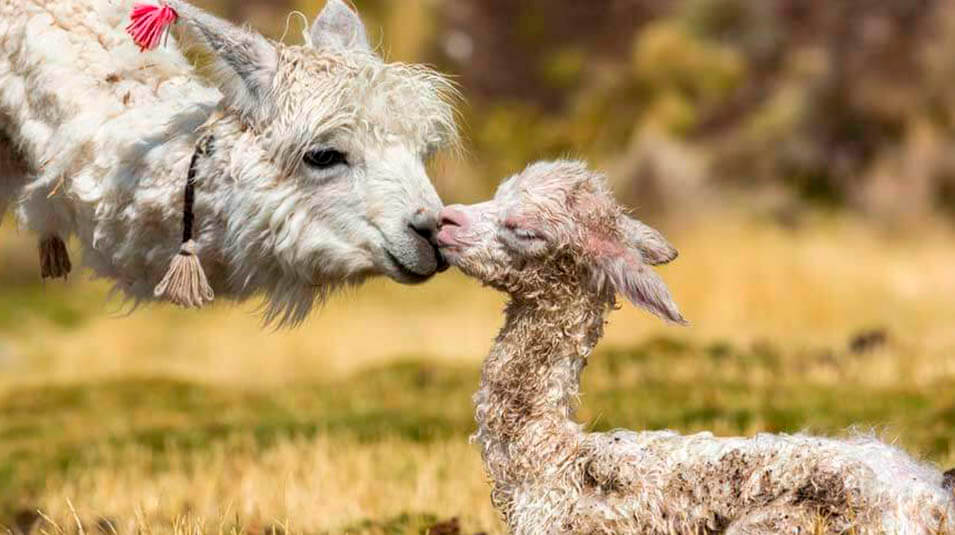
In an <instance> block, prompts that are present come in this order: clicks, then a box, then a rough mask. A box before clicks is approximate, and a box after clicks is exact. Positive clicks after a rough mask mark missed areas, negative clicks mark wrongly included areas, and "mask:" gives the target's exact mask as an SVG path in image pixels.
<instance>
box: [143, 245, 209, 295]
mask: <svg viewBox="0 0 955 535" xmlns="http://www.w3.org/2000/svg"><path fill="white" fill-rule="evenodd" d="M153 294H154V295H155V296H156V297H157V298H165V299H168V300H169V301H171V302H172V303H175V304H177V305H179V306H181V307H185V308H201V307H202V306H203V305H205V304H207V303H211V302H212V300H213V299H215V293H214V292H213V291H212V287H211V286H209V280H208V279H206V273H205V272H204V271H203V270H202V264H201V263H200V262H199V256H198V255H196V242H195V240H189V241H187V242H185V243H183V244H182V247H180V248H179V253H178V254H177V255H176V256H175V257H173V259H172V262H171V263H170V264H169V271H167V272H166V276H165V277H163V278H162V280H161V281H160V282H159V284H157V285H156V289H155V290H154V291H153Z"/></svg>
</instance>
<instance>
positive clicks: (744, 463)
mask: <svg viewBox="0 0 955 535" xmlns="http://www.w3.org/2000/svg"><path fill="white" fill-rule="evenodd" d="M588 439H589V440H588V442H590V448H592V449H591V451H592V458H591V460H590V461H589V462H588V463H586V465H585V468H584V470H585V473H584V480H585V481H588V480H589V481H591V482H592V487H593V491H594V493H593V494H592V495H591V498H590V499H592V500H596V502H603V504H602V505H610V506H611V507H610V509H611V510H613V511H615V512H616V513H617V514H616V515H614V516H616V517H617V518H616V520H615V521H614V522H613V523H614V524H615V527H614V528H613V531H617V532H634V533H642V532H645V531H646V530H648V529H649V530H650V531H651V532H652V531H655V530H659V531H661V532H667V531H668V530H676V531H677V532H684V531H693V530H696V531H702V532H707V531H716V532H723V531H724V530H725V532H727V533H779V532H787V533H790V532H796V533H804V532H809V533H816V532H820V531H821V532H824V533H842V532H846V531H847V530H854V531H853V532H854V533H893V534H895V533H898V534H906V533H913V534H914V533H955V496H953V494H952V491H951V490H950V489H946V488H943V482H942V476H941V474H940V473H939V472H938V471H937V470H935V469H934V468H931V467H929V466H926V465H924V464H922V463H919V462H917V461H915V460H914V459H912V458H911V457H909V456H908V455H907V454H905V453H904V452H903V451H902V450H899V449H898V448H894V447H891V446H888V445H886V444H885V443H883V442H880V441H878V440H876V439H873V438H863V437H859V438H852V439H849V440H834V439H827V438H817V437H810V436H805V435H770V434H760V435H757V436H756V437H754V438H751V439H744V438H725V439H721V438H715V437H713V436H712V434H710V433H700V434H697V435H690V436H681V435H678V434H676V433H672V432H645V433H634V432H630V431H616V432H611V433H607V434H592V435H589V436H588ZM595 505H596V503H595ZM608 520H609V518H608ZM800 528H801V529H802V530H804V531H794V530H797V529H800ZM820 528H822V529H821V530H820Z"/></svg>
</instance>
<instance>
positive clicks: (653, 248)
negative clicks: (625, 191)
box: [620, 216, 680, 266]
mask: <svg viewBox="0 0 955 535" xmlns="http://www.w3.org/2000/svg"><path fill="white" fill-rule="evenodd" d="M620 230H621V232H623V234H624V237H625V238H626V240H627V243H628V244H630V245H631V246H633V247H636V249H637V250H638V251H640V255H641V256H642V257H643V261H644V262H645V263H647V264H650V265H651V266H657V265H660V264H666V263H669V262H672V261H674V260H676V257H677V256H679V254H680V253H679V251H677V250H676V248H675V247H673V246H672V245H670V242H668V241H667V240H666V238H664V237H663V234H660V231H659V230H657V229H655V228H653V227H651V226H650V225H647V224H646V223H644V222H642V221H639V220H636V219H633V218H632V217H627V216H620Z"/></svg>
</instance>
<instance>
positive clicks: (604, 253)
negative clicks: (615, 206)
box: [590, 216, 687, 325]
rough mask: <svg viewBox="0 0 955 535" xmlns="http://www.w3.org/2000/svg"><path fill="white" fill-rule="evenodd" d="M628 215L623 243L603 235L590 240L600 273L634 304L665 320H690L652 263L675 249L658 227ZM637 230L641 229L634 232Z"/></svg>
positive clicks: (666, 257) (667, 258) (670, 257)
mask: <svg viewBox="0 0 955 535" xmlns="http://www.w3.org/2000/svg"><path fill="white" fill-rule="evenodd" d="M621 218H625V216H621ZM626 219H627V220H628V223H627V224H626V225H621V229H620V230H621V231H622V232H626V233H628V234H627V235H626V236H624V237H623V243H618V242H617V241H615V240H611V239H604V238H597V239H591V240H590V247H591V254H593V255H594V259H595V260H596V262H597V265H598V266H599V271H598V276H599V277H601V278H603V279H604V281H605V284H606V283H609V284H611V285H612V286H613V288H614V290H616V291H617V293H620V294H622V295H623V296H624V297H626V298H627V299H628V300H629V301H630V302H631V303H633V304H634V305H637V306H639V307H642V308H644V309H646V310H648V311H650V312H652V313H653V314H655V315H657V316H659V317H661V318H663V319H664V320H667V321H671V322H673V323H677V324H680V325H686V324H687V321H686V320H685V319H684V318H683V315H682V314H680V309H679V308H678V307H677V305H676V303H675V302H674V301H673V297H672V296H671V295H670V290H669V289H668V288H667V286H666V284H664V282H663V279H661V278H660V276H659V275H657V273H656V272H655V271H653V268H651V267H650V265H652V264H660V263H664V262H669V261H670V260H673V259H674V258H676V249H674V248H673V247H672V246H670V244H669V243H667V242H666V240H665V239H663V236H662V235H661V234H660V233H659V232H657V231H656V230H654V229H652V228H651V227H649V226H647V225H645V224H643V223H640V222H639V221H636V220H634V219H630V218H626ZM634 230H637V231H639V233H634V232H633V231H634Z"/></svg>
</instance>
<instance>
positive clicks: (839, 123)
mask: <svg viewBox="0 0 955 535" xmlns="http://www.w3.org/2000/svg"><path fill="white" fill-rule="evenodd" d="M196 3H197V4H199V5H201V6H203V7H206V8H208V9H210V10H211V11H213V12H215V13H217V14H219V15H221V16H223V17H226V18H228V19H230V20H233V21H238V22H247V23H248V24H249V25H251V26H252V27H254V28H256V29H258V30H260V31H262V32H263V33H265V34H266V35H268V36H269V37H272V38H274V39H280V38H282V36H283V34H284V41H285V42H286V43H289V44H293V43H300V42H301V33H302V30H303V27H302V22H301V21H300V20H298V19H297V18H296V17H288V15H289V13H290V12H291V11H293V10H299V11H301V12H303V13H304V14H306V15H307V16H308V17H309V19H311V18H312V17H314V15H315V14H316V13H317V12H318V11H319V9H320V8H321V6H322V4H323V1H322V0H269V1H265V0H243V1H238V0H201V1H197V2H196ZM354 3H355V5H356V7H357V8H358V10H359V11H360V13H361V14H362V16H363V18H364V20H365V22H366V24H367V26H368V28H369V34H370V37H371V39H372V41H373V42H374V43H377V44H378V48H379V50H380V51H381V52H382V54H383V55H384V56H385V57H386V58H388V59H389V60H392V61H407V62H425V63H429V64H432V65H434V66H435V67H436V68H438V69H439V70H441V71H443V72H446V73H448V74H450V75H452V76H454V78H455V80H456V81H457V83H458V84H459V85H460V89H461V92H462V94H463V96H464V98H465V100H466V102H465V103H464V105H463V106H462V107H461V110H460V111H461V127H462V131H463V133H464V138H465V150H464V151H463V153H462V154H443V155H439V156H438V157H437V158H436V159H435V161H434V162H433V164H432V176H433V177H434V180H435V183H436V184H437V186H438V189H439V192H440V193H441V195H442V197H443V199H444V200H445V201H446V202H449V203H450V202H473V201H477V200H481V199H484V198H486V197H488V196H489V195H491V194H492V192H493V190H494V188H495V186H496V184H497V183H498V182H499V181H500V179H501V178H503V177H505V176H507V175H509V174H512V173H514V172H517V171H519V170H520V169H521V168H522V167H523V166H524V165H526V164H527V163H528V162H530V161H533V160H536V159H541V158H553V157H560V156H573V157H581V158H586V159H589V160H590V161H591V162H592V163H593V165H594V166H596V167H599V168H601V169H603V170H605V171H606V172H607V173H608V176H609V177H610V179H611V182H612V183H613V186H614V189H615V191H616V193H617V195H618V197H619V198H620V199H621V200H622V201H623V202H624V203H626V204H627V205H628V206H630V207H631V208H633V209H634V211H635V213H636V214H637V215H638V216H639V217H640V218H641V219H643V220H645V221H647V222H648V223H650V224H652V225H654V226H656V227H658V228H660V229H662V230H663V231H664V233H665V234H666V235H667V236H668V237H669V238H670V239H671V241H673V242H674V244H675V245H676V246H677V247H678V248H679V249H680V251H681V256H680V258H679V259H678V260H677V261H676V262H675V263H674V264H673V265H671V266H666V267H664V268H663V269H661V274H662V275H663V277H664V278H665V279H666V281H667V283H668V284H669V285H670V287H671V289H672V291H673V293H674V295H675V297H676V299H677V301H678V302H679V303H680V304H681V307H682V308H683V310H684V311H685V313H686V315H687V317H688V318H689V319H690V320H691V321H692V326H691V327H689V328H674V327H668V326H665V325H662V324H661V323H660V322H658V321H656V320H655V319H654V318H652V317H650V316H648V315H647V314H644V313H642V312H640V311H638V310H635V309H633V308H632V307H629V306H624V307H623V308H622V309H621V310H620V311H618V312H615V313H614V314H613V315H612V316H611V317H610V325H609V327H608V333H607V337H606V338H605V340H604V341H603V343H602V345H601V346H600V347H599V348H598V350H597V353H596V354H595V355H594V357H593V359H592V362H591V365H590V366H588V367H587V370H586V373H585V381H584V386H583V397H582V401H581V409H580V413H579V416H580V419H581V421H582V422H584V423H585V425H586V426H587V427H588V428H590V429H597V430H604V429H610V428H614V427H630V428H634V429H662V428H671V429H677V430H680V431H684V432H693V431H701V430H711V431H713V432H715V433H717V434H722V435H732V434H752V433H757V432H761V431H770V432H798V431H801V430H808V431H811V432H819V433H829V434H834V435H840V436H841V435H846V434H851V433H872V434H876V435H878V436H881V437H882V438H884V439H885V440H888V441H891V442H894V443H896V444H898V445H899V446H902V447H905V448H907V449H908V450H909V451H910V452H912V453H913V454H914V455H916V456H917V457H919V458H923V459H925V460H926V461H928V462H932V463H936V464H938V465H939V466H940V467H941V468H943V469H945V468H950V467H952V466H953V465H955V229H953V221H955V83H953V82H955V3H952V2H946V1H943V0H884V1H881V2H866V1H861V0H847V1H842V2H830V1H825V0H772V1H766V0H684V1H668V0H601V1H592V2H581V1H579V0H522V1H520V2H515V1H512V0H400V1H399V0H355V2H354ZM74 254H75V253H74ZM502 305H503V300H502V298H501V297H500V296H498V295H496V294H495V293H493V292H492V291H490V290H487V289H483V288H481V287H480V286H479V285H478V284H476V283H474V282H472V281H469V280H466V279H464V278H463V277H461V276H460V275H458V274H456V273H453V272H451V273H447V274H445V275H442V276H440V277H438V278H437V279H436V280H434V281H432V282H429V283H428V284H426V285H424V286H422V287H415V288H408V287H400V286H398V285H395V284H393V283H389V282H386V281H376V282H373V283H370V284H368V285H366V286H364V287H362V288H359V289H354V290H350V291H348V292H347V293H345V294H342V295H339V296H336V297H335V298H334V299H333V300H332V301H331V302H330V303H329V304H328V305H327V306H326V307H325V308H324V309H323V310H322V311H320V312H318V313H316V314H314V315H313V317H312V318H311V319H310V321H309V322H308V323H306V324H305V325H304V326H302V327H300V328H298V329H296V330H292V331H270V330H268V329H263V328H262V327H261V326H260V321H259V317H258V316H257V310H256V306H255V304H254V303H253V304H246V305H240V306H238V307H236V306H232V305H231V304H228V303H223V302H220V303H217V304H216V306H215V307H213V308H211V309H208V310H203V311H201V312H186V311H179V310H175V309H173V308H171V307H168V306H142V307H139V308H138V309H135V310H130V309H129V307H128V306H127V305H124V304H123V303H122V302H121V301H119V300H116V299H112V300H111V299H110V297H109V286H108V284H106V283H104V282H98V281H88V280H86V279H85V274H84V273H82V272H77V273H76V274H75V278H73V279H71V280H70V281H69V282H68V283H66V284H63V283H61V282H54V283H46V284H41V283H40V281H39V268H38V265H37V258H36V244H35V241H34V238H33V237H32V236H29V235H27V234H26V233H20V232H18V231H17V229H16V225H15V224H14V222H13V221H12V219H8V220H5V221H4V222H3V224H2V225H0V525H3V526H7V527H8V528H9V529H10V530H11V531H12V532H14V533H19V532H26V531H29V530H30V529H34V530H36V529H45V530H47V532H56V533H66V532H69V533H73V532H77V531H79V530H81V529H82V530H84V531H86V532H95V531H97V530H98V531H99V532H103V533H112V532H113V531H116V532H130V531H136V530H139V531H144V530H150V531H155V532H159V533H166V532H173V533H186V532H188V533H206V532H209V533H211V532H220V533H221V532H229V533H389V534H390V533H423V532H430V533H432V534H453V533H500V532H501V531H502V529H501V525H500V523H499V522H498V520H497V519H496V517H495V515H494V512H493V510H492V509H491V507H490V503H489V499H488V487H487V485H486V483H485V481H484V476H483V472H482V469H481V465H480V459H479V455H478V452H477V451H476V449H475V448H473V447H472V446H470V445H469V444H468V443H467V437H468V435H469V434H470V432H471V431H472V430H473V423H472V413H471V402H470V395H471V393H472V392H473V391H474V390H475V389H476V388H477V382H478V370H479V366H480V361H481V358H482V357H483V356H484V353H485V352H486V351H487V349H488V348H489V346H490V342H491V340H492V339H493V336H494V334H495V333H496V330H497V328H498V327H499V324H500V322H501V318H502V316H501V307H502ZM38 510H39V511H42V515H41V514H39V513H38V512H37V511H38ZM78 526H80V527H78Z"/></svg>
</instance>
